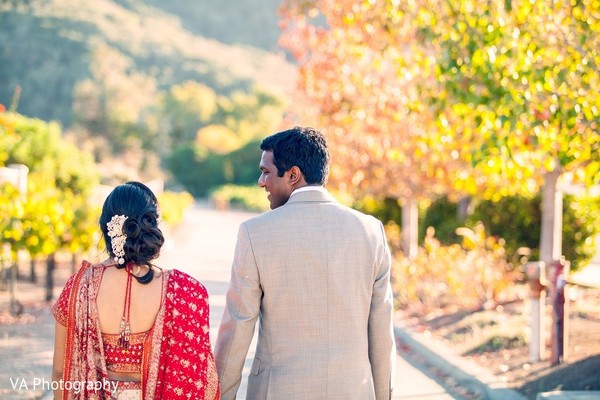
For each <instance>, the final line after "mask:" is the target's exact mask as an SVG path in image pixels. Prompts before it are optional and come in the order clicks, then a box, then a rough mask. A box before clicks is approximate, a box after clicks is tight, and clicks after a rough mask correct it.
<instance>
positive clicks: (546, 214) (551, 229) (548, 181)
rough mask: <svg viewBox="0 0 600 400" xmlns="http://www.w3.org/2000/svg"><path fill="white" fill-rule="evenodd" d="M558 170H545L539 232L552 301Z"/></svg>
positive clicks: (558, 231)
mask: <svg viewBox="0 0 600 400" xmlns="http://www.w3.org/2000/svg"><path fill="white" fill-rule="evenodd" d="M560 174H561V173H560V170H559V169H555V170H554V171H550V172H547V173H546V175H545V176H544V186H543V187H542V206H541V207H542V226H541V232H540V260H541V261H543V262H544V264H545V266H546V277H548V279H547V281H546V283H547V285H548V296H549V297H550V299H551V301H552V303H554V299H555V297H556V294H557V291H556V280H555V279H554V278H555V277H554V275H555V267H556V264H557V263H559V262H560V259H561V255H562V214H563V212H562V211H563V194H562V190H561V188H560V187H559V178H560ZM554 311H555V310H554V309H553V312H552V324H551V328H550V341H551V347H550V349H551V352H550V359H551V361H552V364H553V365H554V364H555V363H556V362H557V361H556V360H557V354H556V350H557V348H558V343H557V340H558V335H557V330H556V313H555V312H554Z"/></svg>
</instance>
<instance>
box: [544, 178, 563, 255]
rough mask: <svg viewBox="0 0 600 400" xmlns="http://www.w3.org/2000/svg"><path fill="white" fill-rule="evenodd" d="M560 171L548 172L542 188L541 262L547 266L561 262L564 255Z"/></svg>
mask: <svg viewBox="0 0 600 400" xmlns="http://www.w3.org/2000/svg"><path fill="white" fill-rule="evenodd" d="M559 178H560V170H559V169H555V170H554V171H551V172H547V173H546V175H545V176H544V186H543V187H542V226H541V234H540V260H541V261H544V262H545V263H546V265H550V263H551V262H552V261H554V260H560V256H561V255H562V214H563V205H562V202H563V194H562V190H561V189H560V188H559V187H558V179H559Z"/></svg>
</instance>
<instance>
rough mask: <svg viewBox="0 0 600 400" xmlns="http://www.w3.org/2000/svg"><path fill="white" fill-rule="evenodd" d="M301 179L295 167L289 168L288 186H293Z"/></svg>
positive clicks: (298, 169) (300, 174)
mask: <svg viewBox="0 0 600 400" xmlns="http://www.w3.org/2000/svg"><path fill="white" fill-rule="evenodd" d="M301 179H302V172H301V171H300V168H298V167H297V166H295V165H294V166H293V167H292V168H290V184H292V185H295V184H297V183H298V182H299V181H300V180H301Z"/></svg>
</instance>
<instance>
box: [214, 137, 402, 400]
mask: <svg viewBox="0 0 600 400" xmlns="http://www.w3.org/2000/svg"><path fill="white" fill-rule="evenodd" d="M261 149H262V150H263V153H262V157H261V161H260V169H261V171H262V172H261V175H260V178H259V180H258V185H259V186H260V187H263V188H264V189H265V190H266V191H267V193H268V196H267V198H268V199H269V202H270V206H271V209H272V211H269V212H267V213H264V214H262V215H260V216H258V217H255V218H253V219H251V220H249V221H246V222H244V223H243V224H242V225H241V226H240V229H239V233H238V239H237V246H236V250H235V257H234V261H233V266H232V271H231V282H230V284H229V289H228V291H227V302H226V306H225V311H224V314H223V320H222V322H221V326H220V328H219V334H218V337H217V342H216V347H215V354H216V362H217V369H218V372H219V377H220V380H221V390H222V399H226V400H227V399H235V397H236V393H237V391H238V388H239V386H240V381H241V376H242V368H243V365H244V360H245V358H246V355H247V353H248V348H249V346H250V342H251V340H252V337H253V334H254V329H255V325H256V322H257V320H258V321H259V333H258V345H257V348H256V356H255V358H254V361H253V364H252V368H251V371H250V375H249V378H248V393H247V397H246V398H247V399H248V400H251V399H256V400H263V399H272V400H294V399H299V400H300V399H302V400H311V399H315V400H324V399H340V400H352V399H356V400H370V399H377V400H381V399H390V398H391V395H392V374H393V369H394V362H395V359H396V354H395V346H394V335H393V326H392V301H393V299H392V291H391V287H390V263H391V261H390V251H389V249H388V246H387V243H386V238H385V233H384V230H383V226H382V224H381V222H379V221H378V220H376V219H375V218H373V217H371V216H367V215H365V214H362V213H359V212H357V211H355V210H352V209H350V208H347V207H344V206H342V205H340V204H339V203H338V202H337V201H336V200H335V199H334V198H333V197H332V196H331V195H330V194H329V193H328V192H327V190H326V189H325V188H324V187H323V185H324V184H325V183H326V181H327V176H328V174H329V152H328V150H327V145H326V142H325V139H324V137H323V135H322V134H321V133H320V132H318V131H315V130H314V129H312V128H299V127H296V128H293V129H290V130H287V131H283V132H279V133H277V134H275V135H272V136H269V137H267V138H266V139H264V140H263V142H262V144H261Z"/></svg>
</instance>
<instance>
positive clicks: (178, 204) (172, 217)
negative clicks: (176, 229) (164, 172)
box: [158, 192, 194, 226]
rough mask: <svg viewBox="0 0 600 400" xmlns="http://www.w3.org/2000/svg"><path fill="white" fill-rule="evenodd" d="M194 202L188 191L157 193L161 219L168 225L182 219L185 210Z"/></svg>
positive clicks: (175, 223)
mask: <svg viewBox="0 0 600 400" xmlns="http://www.w3.org/2000/svg"><path fill="white" fill-rule="evenodd" d="M193 203H194V198H193V197H192V195H191V194H189V193H188V192H163V193H161V194H159V195H158V204H160V212H161V218H162V220H163V221H164V222H165V223H166V224H167V225H170V226H173V225H177V224H178V223H180V222H181V221H182V220H183V216H184V213H185V210H186V209H187V208H188V207H190V206H191V205H192V204H193Z"/></svg>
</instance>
